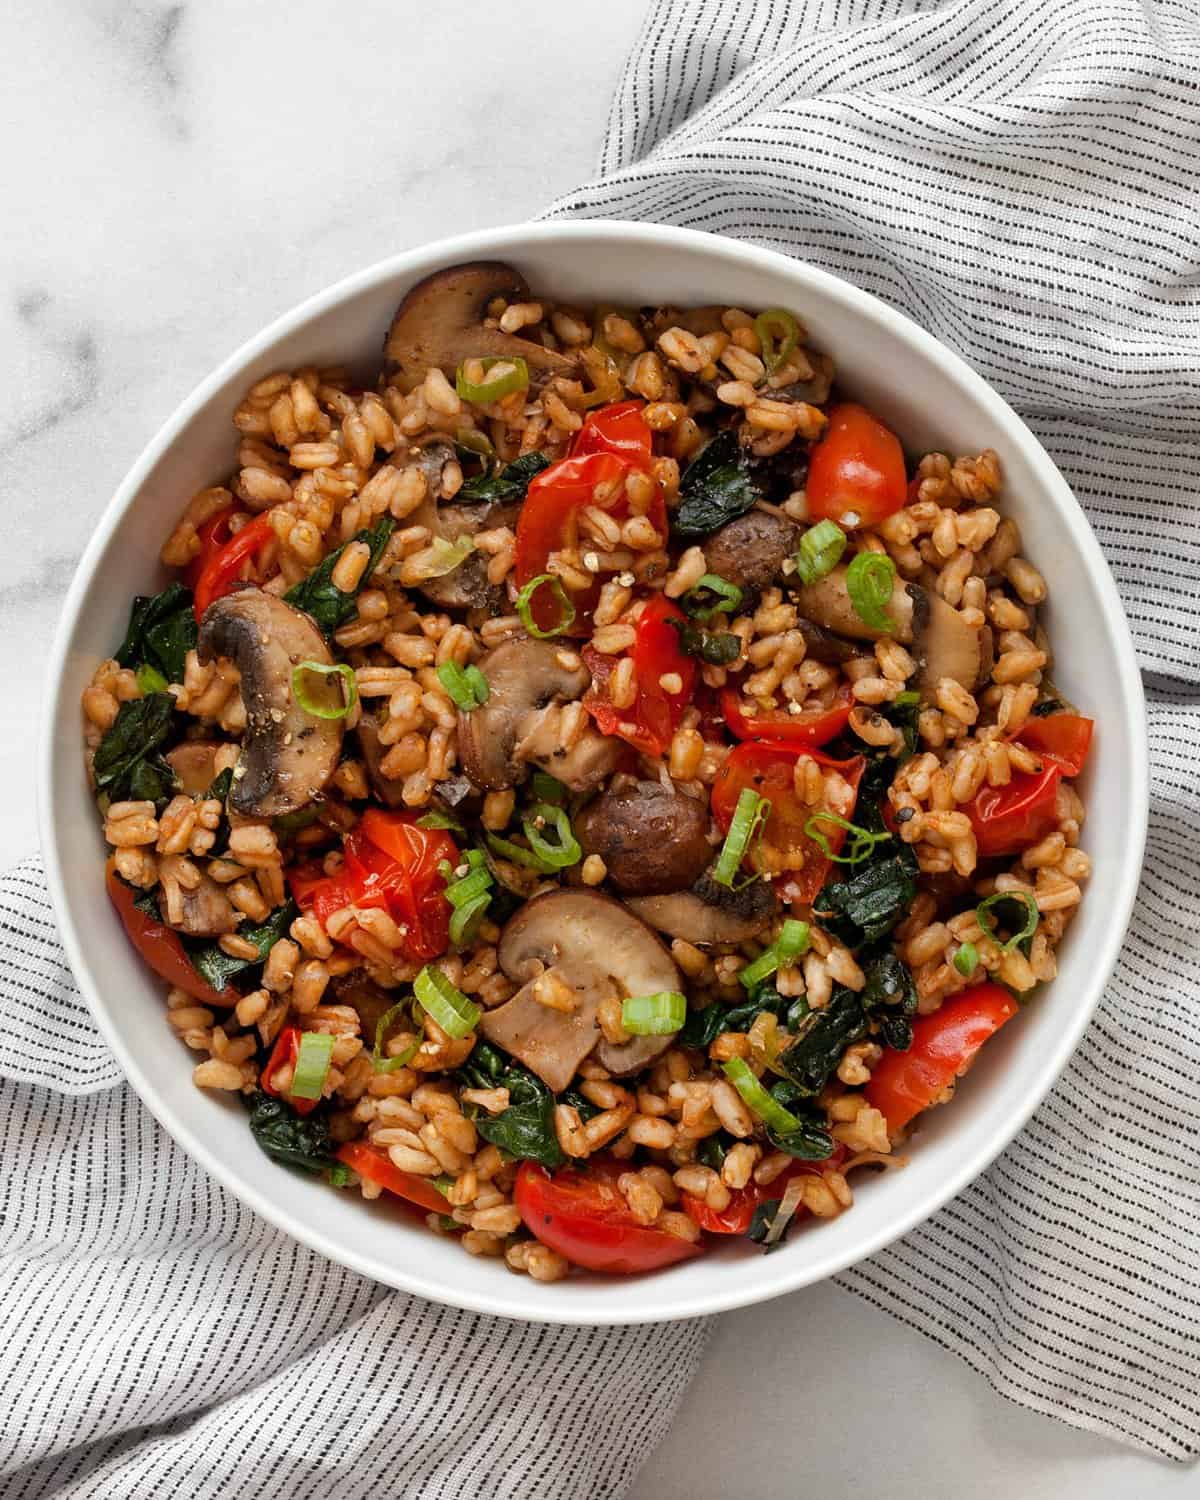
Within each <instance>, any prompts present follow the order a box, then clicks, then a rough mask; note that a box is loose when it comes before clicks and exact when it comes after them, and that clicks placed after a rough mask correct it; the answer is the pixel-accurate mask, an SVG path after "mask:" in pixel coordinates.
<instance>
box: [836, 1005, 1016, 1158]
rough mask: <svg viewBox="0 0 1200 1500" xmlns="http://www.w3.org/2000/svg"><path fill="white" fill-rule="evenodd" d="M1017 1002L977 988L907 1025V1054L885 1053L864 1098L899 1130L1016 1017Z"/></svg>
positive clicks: (891, 1129)
mask: <svg viewBox="0 0 1200 1500" xmlns="http://www.w3.org/2000/svg"><path fill="white" fill-rule="evenodd" d="M1017 1009H1018V1006H1017V1002H1016V1001H1015V1000H1014V999H1013V997H1012V996H1011V995H1010V994H1009V992H1008V991H1007V990H1006V989H1004V988H1003V987H1002V986H1001V985H998V984H977V985H974V986H973V987H972V988H971V989H969V990H964V991H963V992H962V994H961V995H955V996H954V998H953V999H951V1000H947V1001H946V1002H945V1004H944V1005H943V1006H942V1007H941V1009H940V1010H935V1011H934V1012H933V1014H932V1015H929V1016H918V1017H917V1018H916V1019H915V1020H914V1021H913V1027H912V1031H913V1039H912V1046H911V1047H910V1048H909V1049H908V1051H907V1052H893V1051H890V1050H888V1051H885V1052H884V1054H883V1056H882V1057H881V1058H880V1060H879V1062H878V1063H877V1064H876V1067H875V1070H874V1072H873V1073H872V1074H871V1081H870V1082H869V1083H868V1084H867V1086H866V1089H865V1090H864V1093H865V1094H866V1098H867V1103H868V1104H871V1105H873V1106H874V1107H875V1108H876V1109H877V1110H879V1112H880V1113H881V1114H882V1115H883V1117H884V1119H885V1120H886V1121H887V1124H888V1129H889V1130H890V1131H893V1132H894V1131H897V1130H901V1129H902V1128H903V1127H904V1126H905V1125H907V1124H908V1122H909V1121H910V1120H912V1119H913V1118H915V1116H917V1115H919V1114H920V1113H921V1111H922V1110H924V1109H928V1107H929V1106H930V1105H931V1104H932V1103H933V1101H934V1100H935V1099H936V1098H937V1097H938V1095H939V1094H940V1093H941V1092H942V1091H943V1090H944V1089H946V1088H949V1086H950V1085H951V1084H952V1083H953V1082H954V1080H955V1079H956V1078H959V1077H961V1076H962V1074H963V1073H965V1072H966V1071H967V1069H968V1068H969V1067H970V1065H971V1063H972V1062H973V1061H974V1060H975V1055H976V1053H978V1051H979V1049H980V1047H982V1046H983V1044H984V1042H986V1041H987V1040H988V1038H989V1037H992V1036H994V1035H995V1034H996V1032H997V1031H999V1030H1000V1028H1001V1026H1003V1025H1004V1024H1005V1022H1006V1021H1010V1020H1012V1018H1013V1016H1015V1015H1016V1013H1017Z"/></svg>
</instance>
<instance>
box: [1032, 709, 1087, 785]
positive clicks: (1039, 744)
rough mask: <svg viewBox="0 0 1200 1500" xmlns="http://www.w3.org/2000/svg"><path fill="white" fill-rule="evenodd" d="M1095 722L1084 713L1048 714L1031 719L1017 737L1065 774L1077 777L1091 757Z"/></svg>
mask: <svg viewBox="0 0 1200 1500" xmlns="http://www.w3.org/2000/svg"><path fill="white" fill-rule="evenodd" d="M1095 727H1096V725H1095V722H1094V721H1093V720H1092V719H1085V718H1084V717H1083V715H1082V714H1067V713H1061V714H1047V715H1046V717H1045V718H1044V719H1028V720H1026V722H1025V725H1024V728H1022V730H1021V731H1020V733H1019V734H1018V735H1017V736H1016V738H1017V740H1018V741H1019V742H1020V743H1021V744H1022V745H1026V746H1027V747H1028V748H1029V749H1030V750H1033V751H1035V752H1036V754H1037V755H1039V756H1040V757H1041V759H1042V760H1043V761H1049V762H1050V764H1051V765H1054V766H1057V767H1058V768H1059V770H1060V771H1062V773H1063V775H1064V776H1078V775H1079V773H1080V771H1082V770H1083V767H1084V765H1085V763H1086V761H1087V758H1088V751H1089V750H1090V749H1091V745H1092V732H1093V730H1094V729H1095Z"/></svg>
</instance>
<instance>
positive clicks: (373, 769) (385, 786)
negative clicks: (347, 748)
mask: <svg viewBox="0 0 1200 1500" xmlns="http://www.w3.org/2000/svg"><path fill="white" fill-rule="evenodd" d="M355 732H356V733H357V735H358V748H359V749H360V750H361V751H362V756H363V760H364V761H365V762H366V767H367V776H368V778H369V779H370V782H371V790H372V791H373V792H374V793H375V795H376V796H377V797H378V798H379V800H380V801H381V802H382V803H384V804H385V806H387V807H403V806H404V781H403V778H401V779H400V780H398V781H393V780H392V779H391V778H390V777H388V776H385V775H384V774H383V757H384V756H385V755H386V754H387V750H386V748H385V747H384V746H383V745H381V744H380V743H379V725H378V723H377V722H376V720H375V716H374V715H373V714H363V716H362V717H361V718H360V719H359V721H358V727H357V729H356V731H355Z"/></svg>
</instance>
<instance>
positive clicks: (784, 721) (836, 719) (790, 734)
mask: <svg viewBox="0 0 1200 1500" xmlns="http://www.w3.org/2000/svg"><path fill="white" fill-rule="evenodd" d="M853 707H854V699H853V698H852V697H851V695H850V687H849V684H845V685H843V686H842V687H841V688H840V689H839V691H838V695H837V698H836V700H835V701H834V704H833V706H832V708H823V709H815V710H810V711H809V712H807V713H802V714H784V713H765V714H748V713H747V712H746V707H745V702H744V700H743V698H742V695H741V694H740V693H739V692H738V691H737V689H736V688H732V687H726V688H722V689H721V712H722V713H723V714H724V715H725V722H726V724H727V725H728V726H729V732H730V733H731V734H732V735H733V736H734V737H735V738H737V739H739V740H772V741H774V742H775V743H776V744H785V745H824V744H827V743H828V742H829V741H830V740H831V739H833V738H834V737H835V736H836V735H839V734H841V732H842V730H843V729H845V727H846V725H847V724H848V723H849V722H850V710H851V709H852V708H853Z"/></svg>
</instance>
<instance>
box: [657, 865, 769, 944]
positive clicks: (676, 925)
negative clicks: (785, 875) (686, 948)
mask: <svg viewBox="0 0 1200 1500" xmlns="http://www.w3.org/2000/svg"><path fill="white" fill-rule="evenodd" d="M629 907H630V910H631V911H634V912H636V913H637V915H638V916H639V917H641V918H642V920H643V921H644V922H649V924H650V926H651V927H654V928H656V929H657V930H658V931H659V932H665V933H666V934H667V935H668V937H673V938H682V939H683V941H684V942H685V943H694V944H695V946H696V947H698V948H709V947H712V946H713V945H714V944H716V943H744V942H746V941H747V939H749V938H752V937H755V936H756V935H757V934H758V933H760V932H761V931H762V930H763V929H764V928H765V927H766V926H767V924H768V923H769V922H770V921H771V920H772V918H773V917H774V916H775V913H776V911H777V909H778V903H777V902H776V899H775V892H774V890H773V889H772V887H771V882H770V881H769V880H752V881H751V882H750V883H749V884H748V885H743V886H739V887H738V889H737V890H731V889H730V888H729V887H728V886H724V885H718V884H717V882H716V881H715V880H714V879H713V878H712V876H711V875H709V874H704V875H702V876H701V877H700V879H699V880H697V882H696V883H695V885H694V886H693V887H692V888H691V890H689V891H672V892H670V893H669V894H668V895H663V896H639V897H636V898H634V899H633V900H631V901H630V902H629Z"/></svg>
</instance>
